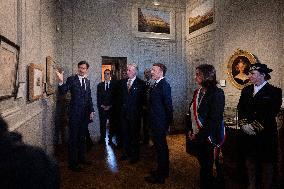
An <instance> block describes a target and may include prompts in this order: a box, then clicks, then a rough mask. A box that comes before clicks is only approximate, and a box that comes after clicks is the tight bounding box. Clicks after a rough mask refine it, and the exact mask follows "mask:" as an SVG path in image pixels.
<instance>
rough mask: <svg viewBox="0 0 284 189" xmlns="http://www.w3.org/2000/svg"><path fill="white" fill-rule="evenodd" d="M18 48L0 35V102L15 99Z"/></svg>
mask: <svg viewBox="0 0 284 189" xmlns="http://www.w3.org/2000/svg"><path fill="white" fill-rule="evenodd" d="M19 52H20V47H19V46H18V45H16V44H15V43H13V42H12V41H10V40H9V39H7V38H5V37H4V36H2V35H0V70H1V74H0V100H1V99H5V98H10V97H16V94H17V79H18V78H17V77H18V64H19Z"/></svg>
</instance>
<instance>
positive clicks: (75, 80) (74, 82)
mask: <svg viewBox="0 0 284 189" xmlns="http://www.w3.org/2000/svg"><path fill="white" fill-rule="evenodd" d="M58 89H59V93H60V94H63V95H64V94H66V93H67V92H68V91H70V93H71V100H70V106H69V107H70V108H69V117H70V118H73V119H76V118H78V119H85V118H89V117H88V116H89V115H90V113H91V112H94V108H93V102H92V95H91V88H90V80H88V79H86V90H84V89H83V88H82V87H81V83H80V80H79V77H78V76H77V75H74V76H70V77H68V78H67V81H66V83H64V84H63V85H61V86H59V87H58Z"/></svg>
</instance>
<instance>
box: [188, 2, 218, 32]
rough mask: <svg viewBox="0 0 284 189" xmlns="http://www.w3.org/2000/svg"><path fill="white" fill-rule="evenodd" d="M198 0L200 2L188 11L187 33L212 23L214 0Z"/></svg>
mask: <svg viewBox="0 0 284 189" xmlns="http://www.w3.org/2000/svg"><path fill="white" fill-rule="evenodd" d="M199 2H200V3H199V4H197V5H196V7H195V8H193V9H192V10H191V11H190V12H189V13H188V33H192V32H194V31H196V30H199V29H200V28H203V27H205V26H207V25H210V24H212V23H213V15H214V0H205V1H202V2H201V1H199Z"/></svg>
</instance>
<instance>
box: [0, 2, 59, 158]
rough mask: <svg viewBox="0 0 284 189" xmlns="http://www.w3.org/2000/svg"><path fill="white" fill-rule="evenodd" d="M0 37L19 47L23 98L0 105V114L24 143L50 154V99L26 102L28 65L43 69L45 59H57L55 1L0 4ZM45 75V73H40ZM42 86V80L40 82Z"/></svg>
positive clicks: (52, 96) (52, 126)
mask: <svg viewBox="0 0 284 189" xmlns="http://www.w3.org/2000/svg"><path fill="white" fill-rule="evenodd" d="M0 5H1V6H0V12H1V13H0V14H1V20H0V34H1V35H3V36H5V37H6V38H8V39H9V40H11V41H13V42H14V43H16V44H17V45H19V46H20V57H19V68H18V82H20V83H24V86H25V87H24V88H23V97H21V98H16V99H14V98H9V99H5V100H1V101H0V113H1V115H2V116H3V117H4V119H5V120H7V122H8V123H9V129H10V130H14V131H18V132H20V133H21V134H22V135H23V140H24V141H25V142H26V143H29V144H32V145H37V146H40V147H42V148H44V149H45V150H46V151H47V152H48V153H52V152H53V135H54V134H53V132H54V122H53V120H54V119H53V118H54V109H55V102H54V95H51V96H48V97H47V96H45V97H44V98H43V99H40V100H37V101H34V102H31V101H29V100H28V90H27V88H28V65H29V64H31V63H36V64H40V65H41V66H42V67H43V68H45V58H46V56H52V57H53V58H54V59H57V58H58V54H60V53H59V50H57V46H58V37H59V36H60V35H59V34H58V32H57V31H56V23H57V22H58V21H57V18H58V14H59V13H60V12H58V11H57V1H56V0H42V1H37V0H9V1H4V0H1V3H0ZM44 73H45V70H44ZM44 82H45V79H44Z"/></svg>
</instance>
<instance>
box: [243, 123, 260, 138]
mask: <svg viewBox="0 0 284 189" xmlns="http://www.w3.org/2000/svg"><path fill="white" fill-rule="evenodd" d="M241 128H242V130H243V131H244V133H246V134H248V135H256V132H255V131H254V129H253V127H252V126H251V124H246V125H243V126H242V127H241Z"/></svg>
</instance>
